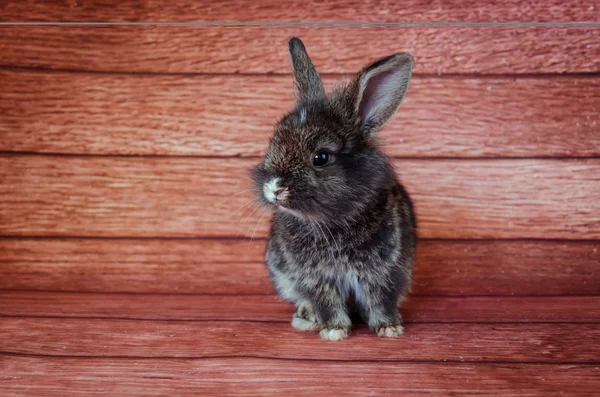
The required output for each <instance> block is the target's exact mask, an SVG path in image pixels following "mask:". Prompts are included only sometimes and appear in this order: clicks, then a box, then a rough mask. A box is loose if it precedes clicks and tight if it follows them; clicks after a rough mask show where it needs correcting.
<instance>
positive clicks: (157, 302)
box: [0, 291, 600, 324]
mask: <svg viewBox="0 0 600 397" xmlns="http://www.w3.org/2000/svg"><path fill="white" fill-rule="evenodd" d="M400 311H401V313H402V317H403V318H404V321H405V323H408V324H410V323H427V322H436V323H440V322H462V323H479V322H495V323H520V322H526V323H527V322H547V323H560V322H568V323H590V322H599V323H600V297H599V296H551V297H545V296H543V297H508V296H505V297H478V296H477V297H426V296H414V297H411V298H410V299H407V300H406V301H405V302H404V303H403V304H402V307H401V309H400ZM293 313H294V306H293V305H291V304H289V303H287V302H283V301H281V300H280V299H278V298H276V297H274V296H268V295H245V296H241V295H148V294H105V293H98V294H90V293H87V294H84V293H65V292H62V293H57V292H38V291H36V292H29V291H0V316H11V317H68V318H111V319H129V320H137V319H146V320H177V321H187V320H191V321H198V320H200V321H211V320H212V321H214V320H221V321H222V320H228V321H244V320H246V321H272V322H282V323H289V322H290V321H291V318H292V314H293Z"/></svg>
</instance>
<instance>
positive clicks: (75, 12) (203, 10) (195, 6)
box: [0, 0, 600, 22]
mask: <svg viewBox="0 0 600 397" xmlns="http://www.w3.org/2000/svg"><path fill="white" fill-rule="evenodd" d="M0 21H3V22H6V21H9V22H17V21H21V22H26V21H31V22H40V21H44V22H107V21H118V22H159V21H161V22H189V21H194V22H195V21H206V22H223V21H225V22H343V21H352V22H436V21H444V22H516V21H518V22H567V21H569V22H581V21H600V17H599V15H598V12H597V8H596V6H595V5H594V4H593V3H592V4H591V5H590V4H588V3H582V2H577V1H574V0H567V1H559V0H550V1H544V2H543V3H540V2H537V1H531V0H529V1H518V0H508V1H499V0H492V1H485V2H481V1H475V0H468V1H460V0H450V1H433V2H432V1H427V0H410V1H404V2H402V3H396V2H381V1H376V0H367V1H359V0H350V1H342V0H334V1H327V2H322V1H314V0H313V1H309V2H300V1H298V0H280V1H277V0H260V1H252V2H247V1H242V0H228V1H219V0H209V1H206V0H204V1H200V2H192V1H189V0H172V1H169V2H164V1H158V0H144V1H139V0H138V1H127V2H117V3H114V2H99V1H93V2H72V1H65V0H61V1H53V2H52V3H51V4H49V3H48V2H42V1H15V0H12V1H5V2H4V4H3V10H2V16H1V17H0Z"/></svg>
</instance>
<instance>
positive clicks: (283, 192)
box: [263, 178, 289, 204]
mask: <svg viewBox="0 0 600 397" xmlns="http://www.w3.org/2000/svg"><path fill="white" fill-rule="evenodd" d="M263 192H264V194H265V198H266V199H267V201H269V202H271V203H273V204H275V203H276V202H283V201H285V200H286V199H287V198H288V195H289V192H288V189H287V188H285V187H282V186H279V178H274V179H271V180H270V181H269V182H267V183H265V185H264V186H263Z"/></svg>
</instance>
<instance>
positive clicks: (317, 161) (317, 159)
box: [313, 152, 331, 167]
mask: <svg viewBox="0 0 600 397" xmlns="http://www.w3.org/2000/svg"><path fill="white" fill-rule="evenodd" d="M330 160H331V154H330V153H329V152H319V153H317V154H315V155H314V156H313V165H314V166H315V167H323V166H325V165H327V164H328V163H329V161H330Z"/></svg>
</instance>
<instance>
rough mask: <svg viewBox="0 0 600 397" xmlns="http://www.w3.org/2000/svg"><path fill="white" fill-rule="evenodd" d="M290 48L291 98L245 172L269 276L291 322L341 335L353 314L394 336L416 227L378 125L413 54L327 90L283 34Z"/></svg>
mask: <svg viewBox="0 0 600 397" xmlns="http://www.w3.org/2000/svg"><path fill="white" fill-rule="evenodd" d="M289 53H290V58H291V64H292V69H293V77H294V82H295V87H296V94H297V95H296V96H297V100H296V103H295V107H294V109H293V110H292V111H290V112H289V113H288V114H286V115H285V116H284V117H283V118H282V119H281V120H280V121H279V122H278V124H277V125H276V126H275V127H274V132H273V135H272V137H271V139H270V141H269V145H268V150H267V152H266V154H265V155H264V157H263V158H262V159H261V161H260V163H259V164H257V165H256V166H254V167H253V168H252V170H251V177H252V181H253V185H254V188H253V189H254V193H255V194H256V197H257V198H258V202H259V204H260V205H261V206H262V207H263V208H266V209H268V210H270V211H272V212H273V217H272V220H271V230H270V235H269V238H268V243H267V248H266V253H265V261H266V265H267V269H268V272H269V275H270V278H271V281H272V282H273V284H274V286H275V289H276V291H277V293H278V294H279V296H280V297H281V298H283V299H284V300H286V301H289V302H292V303H294V304H295V305H296V312H295V314H294V315H293V317H292V323H291V325H292V326H293V327H294V328H296V329H299V330H303V331H315V332H316V331H318V332H319V334H320V336H321V337H322V338H323V339H328V340H341V339H345V338H347V337H348V336H349V335H350V331H351V327H352V320H351V318H352V317H357V316H360V317H358V318H360V319H362V320H363V321H365V322H366V323H368V325H369V328H370V329H371V330H372V331H373V332H374V333H375V334H376V335H378V336H381V337H398V336H399V335H401V334H402V333H403V327H402V317H401V315H400V314H399V313H398V305H399V304H400V302H401V301H402V299H403V298H404V297H405V296H406V295H407V293H408V292H409V289H410V283H411V276H412V270H413V261H414V257H415V250H416V240H417V237H416V229H417V225H416V217H415V213H414V209H413V204H412V201H411V198H410V196H409V194H408V193H407V191H406V190H405V189H404V187H403V186H402V185H401V184H400V183H399V182H398V179H397V177H396V174H395V171H394V168H393V165H392V163H391V161H390V159H389V158H388V157H387V156H386V155H385V154H384V153H383V152H382V151H381V150H380V149H379V146H378V143H377V137H376V132H377V131H378V130H380V129H381V128H382V127H383V126H384V125H385V123H386V122H387V121H388V120H389V119H390V118H391V117H392V116H393V115H394V114H395V112H396V110H397V109H398V107H399V106H400V103H401V102H402V99H403V98H404V96H405V94H406V91H407V88H408V85H409V81H410V78H411V74H412V68H413V63H414V61H413V58H412V56H411V55H409V54H406V53H397V54H394V55H391V56H388V57H385V58H382V59H380V60H378V61H377V62H374V63H372V64H371V65H369V66H367V67H365V68H364V69H363V70H362V71H360V72H359V73H358V75H357V76H356V77H355V78H354V79H353V80H351V81H350V82H346V83H344V84H338V86H337V87H336V88H335V89H334V90H333V91H332V93H331V94H330V95H329V96H327V94H326V92H325V90H324V88H323V83H322V82H321V79H320V77H319V74H318V73H317V70H316V69H315V67H314V66H313V63H312V61H311V59H310V58H309V56H308V54H307V52H306V49H305V47H304V44H303V43H302V41H301V40H300V39H298V38H296V37H292V38H291V39H290V41H289Z"/></svg>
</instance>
